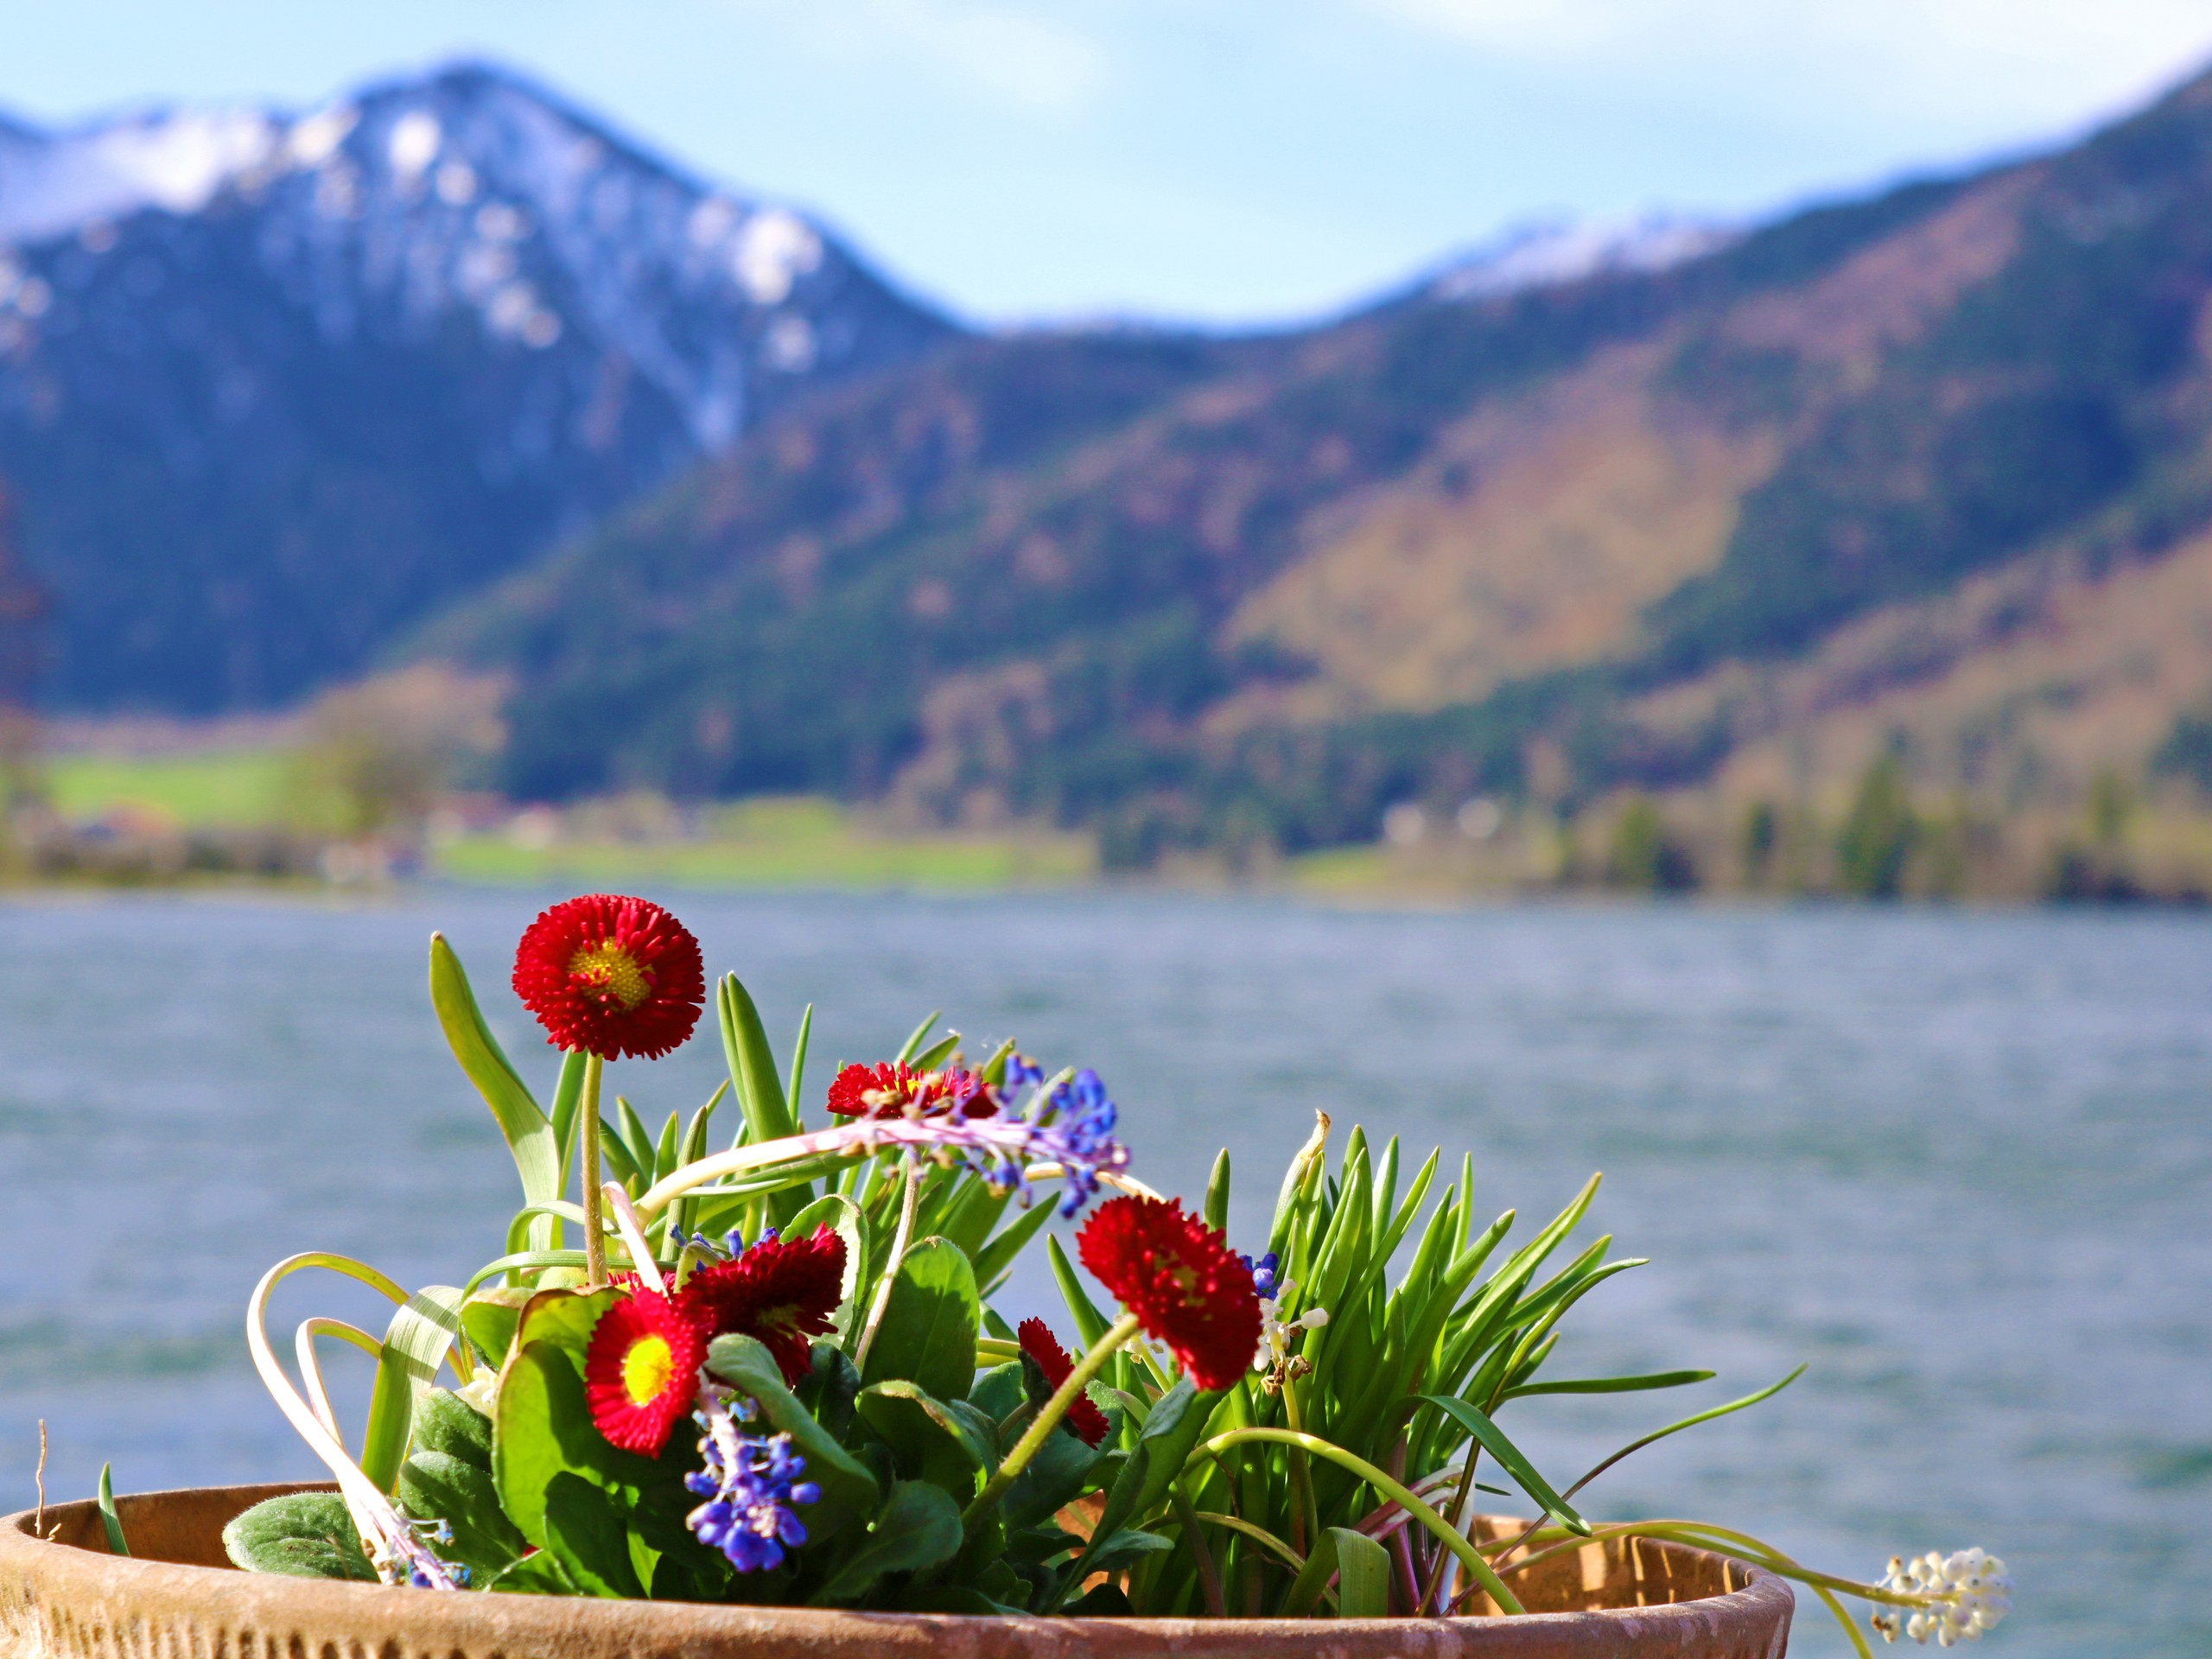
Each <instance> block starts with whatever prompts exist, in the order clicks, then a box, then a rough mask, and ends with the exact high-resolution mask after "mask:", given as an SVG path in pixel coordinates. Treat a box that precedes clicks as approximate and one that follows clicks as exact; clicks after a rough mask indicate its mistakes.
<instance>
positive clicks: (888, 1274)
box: [853, 1147, 922, 1371]
mask: <svg viewBox="0 0 2212 1659" xmlns="http://www.w3.org/2000/svg"><path fill="white" fill-rule="evenodd" d="M903 1168H904V1170H905V1172H906V1195H905V1196H904V1197H902V1198H900V1199H899V1230H898V1231H897V1232H895V1233H893V1235H892V1237H891V1255H890V1257H889V1259H888V1260H887V1261H886V1262H884V1264H883V1273H882V1275H881V1277H880V1278H878V1279H877V1280H876V1281H875V1298H874V1300H873V1301H871V1302H870V1303H869V1304H868V1323H867V1324H866V1325H862V1326H861V1339H860V1344H859V1345H858V1346H857V1347H855V1349H854V1350H853V1369H854V1370H856V1371H857V1370H861V1368H862V1367H864V1366H865V1365H866V1364H867V1363H868V1350H869V1349H870V1348H872V1347H874V1345H875V1333H876V1332H877V1331H878V1330H880V1328H881V1327H882V1325H883V1315H884V1312H885V1310H886V1309H887V1308H889V1307H890V1306H891V1287H892V1286H893V1284H894V1283H896V1282H897V1281H898V1278H899V1263H900V1262H903V1261H905V1260H906V1246H907V1244H908V1243H910V1242H912V1238H913V1236H914V1211H915V1210H916V1208H917V1207H918V1206H919V1205H920V1203H921V1198H922V1160H920V1159H918V1158H917V1157H916V1156H914V1154H913V1149H912V1147H909V1148H908V1149H907V1152H906V1160H905V1162H904V1165H903Z"/></svg>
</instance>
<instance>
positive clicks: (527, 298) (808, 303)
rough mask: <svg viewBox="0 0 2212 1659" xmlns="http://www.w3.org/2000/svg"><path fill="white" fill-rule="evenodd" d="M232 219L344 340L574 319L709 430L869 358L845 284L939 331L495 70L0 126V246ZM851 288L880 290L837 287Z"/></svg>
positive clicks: (734, 197)
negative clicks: (71, 123)
mask: <svg viewBox="0 0 2212 1659" xmlns="http://www.w3.org/2000/svg"><path fill="white" fill-rule="evenodd" d="M226 212H228V213H250V214H251V215H253V216H254V217H255V218H257V220H258V221H259V224H260V230H259V236H258V241H259V251H260V254H261V257H262V260H263V262H264V264H265V265H266V266H267V268H268V269H269V270H270V272H271V274H273V275H277V276H278V277H280V279H281V280H282V281H283V283H284V284H285V285H286V287H287V288H288V289H289V290H290V291H291V293H292V294H293V295H294V296H295V297H296V299H297V300H298V301H299V302H301V303H302V305H304V306H306V307H307V308H309V309H310V310H312V311H313V312H314V314H315V316H316V317H317V319H318V321H319V323H320V325H321V327H323V328H324V330H325V332H326V333H327V334H331V335H333V336H334V337H349V336H352V335H353V334H356V333H357V332H358V331H359V330H361V329H364V328H366V329H369V330H371V331H372V332H378V331H379V330H380V329H381V328H383V327H387V326H391V327H400V328H402V329H411V330H413V331H415V332H416V333H418V334H419V333H421V332H423V331H425V330H428V329H431V328H435V327H438V326H441V325H442V323H443V321H446V320H448V319H449V318H451V317H453V316H454V315H457V314H467V315H473V316H474V321H475V323H476V326H478V327H480V328H481V329H482V330H483V331H484V332H485V334H486V335H487V336H488V337H489V338H491V339H492V340H499V341H505V342H507V343H508V344H509V345H511V346H516V347H519V348H520V349H523V350H525V351H544V350H547V349H549V348H550V347H552V346H555V345H556V344H557V343H558V342H560V341H561V340H563V338H564V337H569V336H572V335H581V336H582V338H583V339H584V340H587V341H588V342H590V343H592V344H593V345H595V346H599V347H601V348H605V349H613V350H616V351H619V352H620V353H621V354H622V356H623V358H624V359H625V360H626V364H627V365H628V367H629V369H630V370H632V371H634V372H637V373H639V374H640V375H642V376H643V377H644V378H645V379H647V380H648V381H650V382H651V383H652V384H653V385H656V386H657V387H658V388H659V389H660V390H661V391H664V392H665V393H666V394H667V395H668V396H670V397H671V398H673V399H674V400H675V401H676V403H677V404H678V405H679V406H680V407H681V408H682V409H683V412H684V416H685V419H686V421H687V423H689V424H690V428H691V430H692V435H693V437H694V438H695V440H696V442H697V443H698V444H700V445H701V446H702V447H713V446H716V445H719V444H721V443H724V442H728V440H729V439H730V438H732V437H734V435H736V433H737V431H738V430H739V429H740V427H741V425H742V424H744V423H745V422H746V421H747V418H748V417H749V416H750V414H751V413H752V412H753V405H754V404H758V403H760V402H762V401H764V400H765V401H773V398H774V396H775V388H776V385H777V383H778V382H779V381H782V380H784V379H786V378H789V377H791V376H794V375H799V376H804V375H806V374H809V373H810V372H814V371H817V370H823V369H826V370H829V371H830V372H835V371H836V369H838V368H839V367H841V366H844V365H849V364H850V363H852V362H853V361H854V359H855V358H856V357H858V358H860V359H866V358H868V356H870V355H871V354H872V353H870V350H869V348H868V343H867V340H866V339H865V335H866V334H867V333H868V327H867V324H866V323H865V322H864V321H863V320H862V319H861V317H859V316H856V315H842V310H843V309H844V308H841V307H840V306H839V305H838V304H837V303H836V301H835V300H834V299H833V297H832V296H840V297H842V299H844V301H845V302H847V307H848V308H849V307H851V306H854V305H857V306H859V307H861V308H872V309H880V310H885V311H893V312H898V313H902V314H904V315H903V318H902V321H910V322H918V323H922V324H923V326H924V330H925V332H938V331H941V330H942V327H943V324H942V323H941V321H938V319H935V318H925V316H924V315H922V314H920V313H919V312H918V308H915V307H913V306H912V305H911V304H910V303H908V302H901V301H899V300H898V299H896V298H895V296H892V295H890V294H889V293H887V292H886V291H884V290H883V289H881V285H880V283H874V282H873V281H872V280H866V279H863V281H862V282H861V283H858V284H855V283H853V282H851V281H850V280H849V279H850V278H852V277H855V275H857V274H858V273H857V272H856V270H855V267H854V266H853V264H852V262H851V260H850V258H849V256H847V255H845V254H843V253H842V251H840V250H839V249H837V248H836V245H834V243H833V242H832V241H831V240H830V238H828V237H827V236H826V234H825V233H824V232H823V231H821V230H820V229H819V228H818V227H817V226H814V225H812V224H811V223H810V222H809V221H808V220H807V219H805V218H804V216H803V215H801V214H799V213H796V212H794V211H793V210H791V209H790V208H788V207H782V206H779V205H776V204H772V203H765V202H761V201H758V200H753V199H751V198H748V197H745V196H741V195H739V194H734V193H731V192H728V191H723V190H717V189H714V188H709V187H708V186H706V185H704V184H702V183H701V182H700V181H697V180H696V179H694V178H692V177H690V175H686V174H684V173H683V172H681V171H679V170H678V169H677V168H673V167H671V166H670V165H668V164H667V163H665V162H661V161H659V160H658V159H657V158H654V157H652V156H649V155H647V154H645V152H644V151H642V150H640V149H638V148H636V147H634V146H632V145H630V144H627V143H624V142H622V141H621V140H620V139H619V138H617V137H614V136H613V135H612V134H611V133H609V132H608V131H607V130H605V129H604V128H601V126H599V125H598V124H595V123H594V122H592V121H591V120H589V119H588V118H586V117H584V116H582V115H581V114H578V113H577V112H575V111H573V110H571V109H569V108H568V107H567V106H566V105H563V104H562V103H561V102H560V101H558V100H557V99H554V98H552V97H551V96H550V95H548V94H546V93H545V92H542V91H540V90H538V89H537V88H536V87H533V86H530V85H529V84H527V83H526V82H524V81H522V80H519V79H517V78H515V77H513V76H512V75H509V74H507V73H504V72H501V71H499V70H495V69H491V68H487V67H482V66H478V65H462V66H457V67H452V68H449V69H447V70H444V71H442V72H440V73H436V74H434V75H431V76H429V77H428V78H426V79H416V80H404V81H396V82H391V83H387V84H385V85H383V86H376V87H372V88H369V89H366V90H365V91H363V92H359V94H357V95H355V96H353V97H351V98H347V99H340V100H338V101H335V102H333V103H331V104H329V105H325V106H323V107H322V108H320V109H316V110H312V111H303V112H296V113H293V112H280V111H266V110H252V109H238V108H232V109H220V110H192V109H179V110H170V111H159V112H152V113H143V114H137V115H133V116H130V117H127V118H121V119H118V120H112V121H108V122H104V123H99V124H92V125H89V126H86V127H83V128H79V129H77V130H72V131H67V132H61V133H55V134H50V135H49V134H39V133H36V132H29V131H17V132H15V133H12V134H9V133H0V261H4V260H6V259H7V258H8V257H9V254H8V245H10V244H13V245H15V246H16V248H17V249H19V250H24V251H29V250H35V249H36V248H37V247H39V246H40V245H43V244H51V243H54V242H56V241H59V240H61V239H64V238H75V239H76V240H77V242H78V243H79V245H81V246H82V247H84V248H85V249H86V250H88V251H90V252H92V253H93V254H105V253H107V252H109V251H111V249H112V248H113V247H114V245H115V244H116V241H117V238H118V229H119V226H121V224H122V222H123V221H124V220H127V219H131V218H133V217H134V216H137V215H142V214H149V213H150V214H164V215H168V216H172V217H188V216H192V215H197V214H203V213H226ZM17 263H22V260H21V257H20V256H18V258H17ZM855 286H861V287H865V288H868V289H874V290H875V293H874V294H873V295H862V294H857V293H850V292H842V293H841V291H842V290H849V289H852V288H854V287H855ZM18 327H21V322H20V321H19V324H18ZM902 332H906V333H911V332H912V330H911V329H906V330H903V331H902ZM5 343H6V342H5V341H4V340H0V346H4V345H5Z"/></svg>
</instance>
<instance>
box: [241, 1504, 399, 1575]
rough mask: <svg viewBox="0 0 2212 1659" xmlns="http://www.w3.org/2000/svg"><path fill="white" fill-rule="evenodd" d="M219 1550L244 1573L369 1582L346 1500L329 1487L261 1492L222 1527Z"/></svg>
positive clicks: (374, 1572)
mask: <svg viewBox="0 0 2212 1659" xmlns="http://www.w3.org/2000/svg"><path fill="white" fill-rule="evenodd" d="M223 1553H224V1554H226V1555H227V1556H229V1557H230V1558H231V1563H232V1566H234V1567H240V1568H242V1569H243V1570H245V1572H248V1573H283V1575H284V1576H285V1577H287V1578H294V1579H351V1580H355V1581H356V1582H359V1583H362V1584H374V1583H375V1582H376V1581H377V1570H376V1568H375V1567H372V1566H371V1565H370V1564H369V1558H368V1556H367V1555H366V1554H364V1553H363V1551H362V1548H361V1535H360V1534H359V1533H358V1532H356V1531H354V1530H353V1516H351V1515H350V1514H348V1513H347V1512H346V1500H345V1499H344V1498H342V1497H339V1496H338V1494H337V1493H335V1492H293V1493H290V1494H289V1495H287V1496H286V1497H265V1498H264V1499H262V1501H261V1502H260V1503H257V1504H255V1505H254V1506H253V1507H252V1508H251V1509H250V1510H246V1511H245V1514H243V1515H238V1516H232V1518H231V1520H230V1522H229V1524H227V1525H226V1526H225V1527H224V1529H223Z"/></svg>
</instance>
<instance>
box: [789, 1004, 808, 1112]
mask: <svg viewBox="0 0 2212 1659" xmlns="http://www.w3.org/2000/svg"><path fill="white" fill-rule="evenodd" d="M813 1035H814V1004H813V1003H811V1002H810V1003H808V1004H807V1005H806V1010H805V1012H804V1013H803V1014H800V1015H799V1017H798V1037H797V1038H795V1039H793V1040H792V1043H791V1087H790V1088H789V1089H787V1090H785V1093H784V1101H785V1104H786V1105H788V1106H789V1107H790V1108H791V1128H793V1129H797V1128H799V1127H800V1125H801V1123H802V1122H803V1121H804V1118H805V1113H804V1111H803V1110H801V1109H800V1104H799V1103H800V1102H802V1101H804V1099H805V1098H806V1046H807V1043H808V1041H809V1040H810V1039H811V1038H812V1037H813Z"/></svg>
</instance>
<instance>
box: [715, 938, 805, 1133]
mask: <svg viewBox="0 0 2212 1659" xmlns="http://www.w3.org/2000/svg"><path fill="white" fill-rule="evenodd" d="M716 1002H717V1011H718V1013H719V1014H720V1016H721V1028H722V1049H723V1058H725V1059H726V1060H727V1061H728V1064H729V1079H730V1082H731V1083H732V1084H734V1085H735V1086H736V1089H737V1104H738V1109H740V1110H741V1111H742V1112H743V1113H744V1114H745V1126H746V1129H747V1134H748V1135H749V1136H750V1137H751V1139H752V1141H753V1143H754V1144H756V1145H757V1144H759V1143H760V1142H761V1141H780V1140H782V1139H783V1138H784V1137H785V1135H793V1134H796V1133H797V1132H798V1130H797V1128H796V1126H795V1125H794V1123H793V1122H792V1120H791V1106H790V1104H789V1103H788V1102H786V1101H785V1098H784V1085H783V1083H782V1081H781V1080H780V1079H779V1078H778V1077H777V1076H776V1057H775V1055H774V1053H773V1052H772V1051H771V1050H770V1049H769V1047H768V1033H767V1032H766V1030H765V1029H764V1028H763V1027H762V1026H761V1024H760V1009H759V1008H757V1007H754V1006H753V997H752V994H751V993H750V992H748V991H747V989H746V988H745V987H744V985H743V984H742V983H741V982H740V981H739V979H738V977H737V976H736V975H735V974H725V975H724V976H722V981H721V986H720V987H719V989H718V995H717V997H716Z"/></svg>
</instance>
